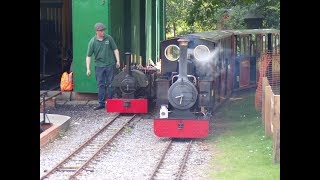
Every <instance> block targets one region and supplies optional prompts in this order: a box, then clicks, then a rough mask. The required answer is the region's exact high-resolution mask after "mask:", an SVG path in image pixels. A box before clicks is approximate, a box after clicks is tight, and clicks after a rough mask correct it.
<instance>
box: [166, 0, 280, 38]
mask: <svg viewBox="0 0 320 180" xmlns="http://www.w3.org/2000/svg"><path fill="white" fill-rule="evenodd" d="M166 12H167V14H166V15H167V24H166V33H167V37H172V36H177V35H183V34H186V33H191V32H200V31H212V30H215V29H245V28H246V24H245V21H244V18H245V17H246V15H247V14H248V13H252V14H256V15H258V16H261V17H262V18H263V27H262V28H276V29H280V0H237V1H236V0H167V4H166Z"/></svg>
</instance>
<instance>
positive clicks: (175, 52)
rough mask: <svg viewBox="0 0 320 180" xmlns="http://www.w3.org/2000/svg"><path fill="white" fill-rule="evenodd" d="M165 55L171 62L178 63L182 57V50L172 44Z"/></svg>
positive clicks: (165, 51)
mask: <svg viewBox="0 0 320 180" xmlns="http://www.w3.org/2000/svg"><path fill="white" fill-rule="evenodd" d="M164 55H165V56H166V58H167V59H168V60H169V61H176V60H178V59H179V56H180V48H179V46H177V45H174V44H171V45H169V46H167V47H166V49H165V50H164Z"/></svg>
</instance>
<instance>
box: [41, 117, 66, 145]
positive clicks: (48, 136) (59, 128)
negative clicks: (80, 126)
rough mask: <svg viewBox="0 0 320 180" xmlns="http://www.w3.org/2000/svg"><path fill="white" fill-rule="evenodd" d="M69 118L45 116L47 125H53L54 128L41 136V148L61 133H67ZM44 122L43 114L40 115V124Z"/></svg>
mask: <svg viewBox="0 0 320 180" xmlns="http://www.w3.org/2000/svg"><path fill="white" fill-rule="evenodd" d="M70 118H71V117H69V116H64V115H59V114H47V113H46V114H45V123H52V126H51V127H50V128H48V129H46V130H45V131H44V132H42V133H41V134H40V148H41V147H43V146H45V145H46V144H48V143H49V142H51V141H53V140H54V139H56V138H57V137H58V136H59V134H60V133H61V132H65V131H67V129H68V128H69V125H70ZM43 120H44V116H43V113H40V122H42V121H43Z"/></svg>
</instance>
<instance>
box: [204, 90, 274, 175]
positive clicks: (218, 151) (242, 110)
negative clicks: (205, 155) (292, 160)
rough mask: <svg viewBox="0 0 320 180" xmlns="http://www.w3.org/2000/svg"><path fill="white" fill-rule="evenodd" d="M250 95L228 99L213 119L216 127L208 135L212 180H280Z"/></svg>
mask: <svg viewBox="0 0 320 180" xmlns="http://www.w3.org/2000/svg"><path fill="white" fill-rule="evenodd" d="M254 95H255V94H254V92H249V93H245V94H242V95H239V96H236V97H234V98H230V100H229V101H228V102H226V103H225V104H224V105H223V107H221V109H220V110H218V111H219V112H218V113H217V114H216V115H215V116H214V121H213V124H215V123H216V126H215V125H213V133H212V135H210V136H209V140H210V141H211V142H212V145H213V146H214V157H213V160H212V164H211V167H212V168H211V172H210V177H211V178H212V179H217V180H223V179H228V180H233V179H236V180H242V179H245V180H248V179H249V180H251V179H259V180H260V179H261V180H277V179H280V164H279V163H278V164H274V163H273V161H272V138H271V137H265V133H264V126H263V124H262V119H261V113H260V112H258V111H256V110H255V107H254ZM215 128H216V129H215ZM218 128H221V129H223V130H221V129H218ZM215 132H216V133H215Z"/></svg>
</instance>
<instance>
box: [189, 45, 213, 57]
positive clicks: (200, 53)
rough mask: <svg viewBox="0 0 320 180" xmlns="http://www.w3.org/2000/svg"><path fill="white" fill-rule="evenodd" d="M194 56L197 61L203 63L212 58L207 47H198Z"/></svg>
mask: <svg viewBox="0 0 320 180" xmlns="http://www.w3.org/2000/svg"><path fill="white" fill-rule="evenodd" d="M193 54H194V57H195V58H196V59H197V60H199V61H201V60H205V59H207V58H209V57H210V50H209V48H208V47H207V46H205V45H198V46H197V47H196V48H194V50H193Z"/></svg>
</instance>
